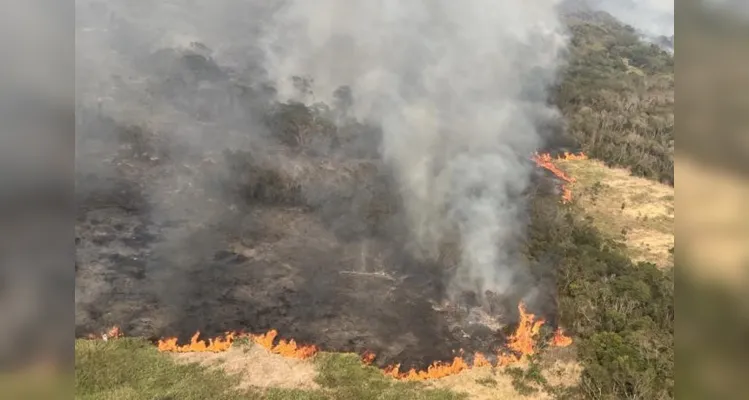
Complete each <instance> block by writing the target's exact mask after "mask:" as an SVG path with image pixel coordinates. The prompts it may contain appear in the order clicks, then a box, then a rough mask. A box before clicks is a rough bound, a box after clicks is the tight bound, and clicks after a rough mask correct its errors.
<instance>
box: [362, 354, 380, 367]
mask: <svg viewBox="0 0 749 400" xmlns="http://www.w3.org/2000/svg"><path fill="white" fill-rule="evenodd" d="M375 357H377V356H376V355H375V353H373V352H371V351H366V352H364V354H363V355H362V356H361V361H362V362H363V363H364V364H366V365H370V364H372V362H373V361H374V359H375Z"/></svg>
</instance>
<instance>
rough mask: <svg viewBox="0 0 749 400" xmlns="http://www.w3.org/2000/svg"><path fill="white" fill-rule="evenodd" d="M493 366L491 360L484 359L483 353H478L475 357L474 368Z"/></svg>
mask: <svg viewBox="0 0 749 400" xmlns="http://www.w3.org/2000/svg"><path fill="white" fill-rule="evenodd" d="M491 365H492V364H491V363H490V362H489V360H487V359H486V357H484V355H483V354H481V353H476V354H475V355H474V356H473V368H481V367H487V366H491Z"/></svg>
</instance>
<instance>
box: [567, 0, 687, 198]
mask: <svg viewBox="0 0 749 400" xmlns="http://www.w3.org/2000/svg"><path fill="white" fill-rule="evenodd" d="M569 29H570V34H571V43H570V55H569V60H568V65H567V67H566V69H565V70H564V73H563V76H562V80H561V83H560V84H559V85H558V86H557V88H556V89H555V92H554V97H555V102H556V104H557V105H558V106H559V108H560V109H561V111H562V113H563V115H564V116H565V119H566V122H567V124H568V125H567V133H568V135H569V136H571V137H572V138H573V139H574V141H576V142H577V145H578V146H579V147H580V148H581V149H582V150H583V151H584V152H586V153H587V154H588V155H589V156H591V157H594V158H598V159H600V160H602V161H604V162H606V163H607V164H608V165H610V166H620V167H627V168H630V169H631V170H632V173H633V174H635V175H639V176H644V177H646V178H649V179H654V180H658V181H661V182H664V183H668V184H671V185H673V182H674V172H673V168H674V162H673V153H674V58H673V56H672V55H671V54H669V53H667V52H665V51H663V50H661V49H660V48H659V47H657V46H656V45H653V44H647V43H644V42H642V41H641V40H640V39H639V38H638V36H637V35H636V33H635V31H634V30H633V29H632V28H631V27H629V26H626V25H623V24H621V23H620V22H618V21H617V20H615V19H614V18H612V17H610V16H609V15H608V14H604V13H593V14H586V15H580V14H579V15H574V16H571V17H570V18H569Z"/></svg>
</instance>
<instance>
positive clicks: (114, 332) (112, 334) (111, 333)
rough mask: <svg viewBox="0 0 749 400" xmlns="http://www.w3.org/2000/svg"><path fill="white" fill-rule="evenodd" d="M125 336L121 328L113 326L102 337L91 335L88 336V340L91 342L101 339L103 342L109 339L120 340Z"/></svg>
mask: <svg viewBox="0 0 749 400" xmlns="http://www.w3.org/2000/svg"><path fill="white" fill-rule="evenodd" d="M122 336H123V334H122V331H121V330H120V327H119V326H113V327H111V328H109V329H107V331H106V332H104V333H102V334H101V335H95V334H93V333H89V334H88V335H86V338H87V339H89V340H96V339H101V340H103V341H105V342H106V341H108V340H109V339H118V338H121V337H122Z"/></svg>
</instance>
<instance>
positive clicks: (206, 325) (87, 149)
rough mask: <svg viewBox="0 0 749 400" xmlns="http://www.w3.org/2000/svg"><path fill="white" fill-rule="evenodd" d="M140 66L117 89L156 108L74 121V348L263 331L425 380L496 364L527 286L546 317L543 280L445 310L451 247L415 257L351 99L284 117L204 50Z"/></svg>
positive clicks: (547, 274) (256, 85)
mask: <svg viewBox="0 0 749 400" xmlns="http://www.w3.org/2000/svg"><path fill="white" fill-rule="evenodd" d="M148 57H150V58H148V59H144V60H143V62H142V65H143V66H144V67H143V69H141V70H140V72H141V73H142V78H139V80H138V81H137V82H129V83H128V84H127V85H125V84H123V87H130V88H133V87H135V88H136V89H133V90H139V91H144V92H146V93H150V96H152V97H151V99H152V100H153V101H154V102H155V103H157V104H159V105H160V108H159V109H158V110H153V112H152V113H151V114H147V116H144V115H146V114H143V113H132V114H131V113H129V111H127V110H125V111H123V108H124V106H121V105H120V104H118V103H117V102H116V101H114V102H109V103H107V102H106V101H104V102H102V101H101V100H99V101H98V102H90V103H88V104H80V105H79V109H78V112H77V142H78V144H77V146H78V153H77V160H76V162H77V166H78V168H77V173H76V193H77V222H76V248H77V261H76V267H75V268H76V334H77V336H83V335H86V334H88V333H91V332H98V331H100V330H103V329H105V328H107V327H109V326H112V325H118V326H120V327H121V328H122V330H123V331H124V332H125V334H127V335H130V336H145V337H150V338H157V337H165V336H178V337H180V338H182V340H187V339H188V338H189V337H190V336H191V335H192V334H193V333H194V332H195V331H198V330H199V331H200V332H201V333H202V334H203V335H204V336H215V335H218V334H221V333H223V332H225V331H230V330H242V331H246V332H253V333H259V332H265V331H267V330H268V329H271V328H273V329H277V330H278V331H279V333H280V335H281V336H282V337H288V338H294V339H296V340H297V341H300V342H304V343H312V344H315V345H318V346H319V347H321V348H322V349H323V350H335V351H356V352H363V351H366V350H369V351H374V352H375V353H377V355H378V359H377V362H378V363H380V364H381V365H383V364H391V363H394V362H400V363H402V364H403V365H404V366H405V367H412V366H413V367H424V366H425V365H427V364H429V363H431V362H433V361H435V360H447V359H450V358H451V357H453V356H454V355H455V352H457V351H458V350H459V349H463V350H465V351H466V352H469V353H470V352H472V351H481V352H485V353H492V352H495V351H496V350H497V349H498V348H499V347H500V346H502V345H503V343H505V340H506V338H505V335H506V334H507V332H508V331H509V330H511V328H512V324H513V323H514V322H515V321H516V318H517V309H516V307H517V304H518V302H519V301H521V300H522V299H523V298H524V296H525V295H526V294H527V293H528V291H529V290H531V288H535V289H536V290H537V291H538V292H540V293H541V294H539V295H536V296H534V299H535V301H534V303H536V304H530V306H531V311H534V312H537V313H539V314H541V316H543V317H545V318H547V320H551V321H552V322H553V320H554V312H555V308H556V307H555V306H554V299H553V297H554V296H553V293H554V289H553V287H554V281H553V272H552V271H550V270H549V269H548V268H539V269H537V270H534V271H531V272H529V273H528V274H527V276H522V277H519V278H518V280H517V282H515V283H514V284H513V290H514V291H515V292H514V293H509V294H506V295H505V296H503V298H496V297H494V296H492V295H491V294H488V295H487V296H486V297H485V299H484V300H483V301H481V302H479V301H478V300H477V297H478V296H476V294H475V293H465V296H463V297H462V298H461V299H460V300H459V301H456V300H455V299H453V300H452V301H448V300H447V299H448V296H447V294H446V288H445V284H446V282H447V281H448V280H449V279H450V277H451V274H452V273H453V272H454V270H455V266H456V265H457V263H458V262H459V260H458V258H459V257H458V252H459V249H457V248H456V246H458V245H456V244H454V243H449V242H447V243H444V245H443V246H441V250H440V257H439V259H438V260H431V261H425V260H422V259H417V258H415V257H413V256H411V255H410V254H412V252H410V251H409V240H408V235H407V227H406V226H404V223H403V222H402V221H403V218H402V214H401V205H400V203H399V197H398V194H397V193H396V192H395V190H394V189H393V184H392V181H391V175H390V173H389V171H388V169H387V168H386V167H385V164H384V163H383V162H382V161H381V157H380V154H379V144H378V143H379V141H380V140H381V135H380V133H379V130H378V129H377V127H374V126H367V125H364V124H360V123H357V122H354V121H350V120H347V119H346V102H347V93H346V90H345V88H343V89H341V91H340V92H339V93H338V95H339V96H338V98H339V100H340V102H339V104H334V105H332V106H320V107H318V108H310V107H305V106H303V105H300V104H279V103H276V102H274V101H272V100H271V99H272V93H273V89H272V88H270V87H268V86H266V85H263V84H262V82H261V81H260V80H258V81H252V80H248V79H247V76H251V75H252V74H250V73H248V72H247V71H242V73H239V72H237V71H236V70H232V69H229V68H224V67H222V66H219V65H217V64H216V62H214V61H213V60H212V59H211V57H210V56H207V55H205V50H204V47H202V46H201V45H199V44H193V45H192V46H191V47H190V48H189V49H163V50H160V51H156V52H154V53H152V54H150V55H149V56H148ZM146 66H147V67H146ZM154 66H158V68H155V67H154ZM122 79H127V77H123V78H122ZM300 83H303V82H302V81H300ZM119 90H124V89H119ZM187 99H190V100H189V101H188V100H187ZM165 105H167V106H165ZM238 109H239V110H242V112H241V113H237V112H236V110H238ZM238 114H240V115H242V118H236V115H238ZM331 121H337V122H336V123H335V124H334V123H332V122H331ZM188 133H189V134H188ZM196 143H199V145H196ZM529 162H530V161H529ZM520 195H522V196H532V195H533V194H532V193H522V194H520Z"/></svg>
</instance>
